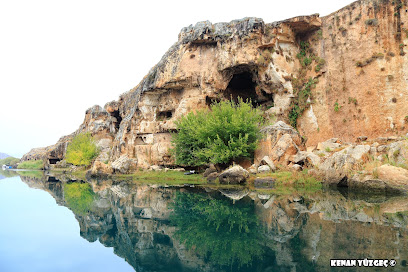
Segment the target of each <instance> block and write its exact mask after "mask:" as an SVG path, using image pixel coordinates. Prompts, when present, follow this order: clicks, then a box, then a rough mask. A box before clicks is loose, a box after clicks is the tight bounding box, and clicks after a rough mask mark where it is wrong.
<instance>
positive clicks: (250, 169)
mask: <svg viewBox="0 0 408 272" xmlns="http://www.w3.org/2000/svg"><path fill="white" fill-rule="evenodd" d="M248 171H249V173H251V174H256V173H258V168H257V165H256V164H253V165H251V167H249V168H248Z"/></svg>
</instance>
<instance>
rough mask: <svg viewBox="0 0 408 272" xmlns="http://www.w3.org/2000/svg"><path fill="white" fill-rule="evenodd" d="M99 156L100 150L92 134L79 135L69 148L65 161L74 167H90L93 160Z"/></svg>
mask: <svg viewBox="0 0 408 272" xmlns="http://www.w3.org/2000/svg"><path fill="white" fill-rule="evenodd" d="M98 154H99V149H98V147H97V146H96V144H95V142H94V140H93V138H92V136H91V134H90V133H81V134H78V135H76V136H75V137H74V139H72V142H71V143H70V144H69V145H68V147H67V153H66V155H65V159H66V161H67V162H68V163H72V164H74V165H84V166H88V165H90V164H91V162H92V160H93V159H94V158H96V157H97V156H98Z"/></svg>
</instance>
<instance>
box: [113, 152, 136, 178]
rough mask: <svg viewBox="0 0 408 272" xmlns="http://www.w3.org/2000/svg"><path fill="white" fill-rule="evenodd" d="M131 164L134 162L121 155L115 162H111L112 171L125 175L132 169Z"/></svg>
mask: <svg viewBox="0 0 408 272" xmlns="http://www.w3.org/2000/svg"><path fill="white" fill-rule="evenodd" d="M133 164H134V162H133V160H132V159H129V157H128V156H126V155H122V156H120V157H119V158H118V159H117V160H115V161H114V162H112V169H113V170H114V171H115V172H119V173H122V174H126V173H128V172H129V171H130V170H131V169H132V167H133Z"/></svg>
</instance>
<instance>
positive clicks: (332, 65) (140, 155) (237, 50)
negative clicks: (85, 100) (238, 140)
mask: <svg viewBox="0 0 408 272" xmlns="http://www.w3.org/2000/svg"><path fill="white" fill-rule="evenodd" d="M407 19H408V7H407V5H406V1H387V0H381V1H380V0H360V1H357V2H354V3H352V4H351V5H349V6H347V7H345V8H343V9H341V10H339V11H337V12H335V13H333V14H330V15H328V16H326V17H323V18H320V17H319V15H317V14H315V15H311V16H300V17H295V18H291V19H288V20H284V21H280V22H274V23H264V22H263V20H262V19H258V18H244V19H242V20H235V21H231V22H229V23H216V24H211V23H210V22H208V21H206V22H200V23H197V24H196V25H195V26H189V27H186V28H183V29H182V30H181V32H180V34H179V37H178V41H177V42H176V43H175V44H174V45H173V46H172V47H171V48H170V49H169V50H168V51H167V53H166V54H165V55H164V56H163V58H162V59H161V61H160V62H159V63H158V64H157V65H156V66H155V67H153V68H152V69H151V70H150V71H149V73H148V74H147V75H146V76H145V78H144V79H143V80H142V81H141V82H140V84H139V85H138V86H136V87H135V88H133V89H132V90H130V91H129V92H126V93H124V94H122V95H121V96H120V98H119V100H118V101H113V102H110V103H108V104H106V105H105V107H104V108H102V107H99V106H94V107H92V108H91V109H89V110H87V112H86V117H85V120H84V123H83V124H82V125H81V126H80V128H79V129H78V130H77V131H76V132H74V133H73V134H72V135H70V136H66V137H64V138H62V139H61V140H60V141H59V142H58V143H57V144H56V145H54V146H52V147H48V148H45V149H40V150H33V151H32V152H30V153H28V154H26V155H25V156H24V157H23V160H28V159H38V158H48V159H51V160H53V161H51V160H50V162H51V163H53V162H55V161H58V160H61V159H63V158H64V153H65V149H66V143H67V142H69V140H70V139H71V138H72V136H73V135H75V134H77V133H80V132H84V131H90V132H91V133H92V134H93V135H94V136H95V137H96V139H98V140H99V144H100V145H101V146H102V147H103V148H102V151H103V152H102V153H101V155H100V157H99V158H98V159H97V161H99V162H101V161H109V162H111V163H113V165H114V162H115V161H118V160H119V161H120V162H123V161H126V162H127V164H128V165H129V169H130V170H132V169H136V168H139V167H141V168H147V167H149V166H150V165H172V164H174V162H173V161H172V159H171V156H170V154H169V148H170V146H171V133H172V132H174V131H175V125H174V121H175V120H177V119H178V118H180V117H181V116H183V115H185V114H186V113H188V112H190V111H192V110H196V109H200V108H205V107H208V105H209V104H210V103H211V102H212V101H214V100H215V101H218V100H221V99H237V97H243V98H244V99H246V98H250V99H251V100H252V101H253V104H254V106H256V107H259V108H261V109H262V110H263V111H264V115H265V117H266V118H270V119H272V120H274V119H277V120H283V121H286V122H292V124H296V125H297V128H298V130H299V131H300V133H301V134H302V135H303V136H305V137H306V139H307V142H306V146H311V145H316V144H317V143H318V142H320V141H323V140H325V139H328V138H332V137H337V138H340V139H341V140H343V141H352V142H353V141H355V139H356V137H357V136H361V135H365V136H367V137H369V138H376V137H379V136H391V135H393V136H395V135H401V134H403V133H406V131H407V122H408V117H406V115H408V114H407V113H408V109H407V107H408V106H407V105H408V103H407V102H408V101H407V99H408V98H407V95H406V94H407V92H408V75H407V72H408V57H407V55H406V54H405V51H406V48H405V47H406V44H407V43H408V38H407V37H408V30H407V29H406V28H405V25H404V23H405V22H407ZM304 94H307V95H304ZM299 108H300V110H299Z"/></svg>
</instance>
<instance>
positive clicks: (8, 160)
mask: <svg viewBox="0 0 408 272" xmlns="http://www.w3.org/2000/svg"><path fill="white" fill-rule="evenodd" d="M19 162H20V159H18V158H14V157H11V156H9V157H7V158H5V159H0V166H1V165H3V164H6V165H16V164H17V163H19Z"/></svg>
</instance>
